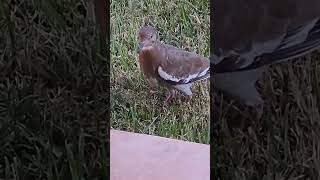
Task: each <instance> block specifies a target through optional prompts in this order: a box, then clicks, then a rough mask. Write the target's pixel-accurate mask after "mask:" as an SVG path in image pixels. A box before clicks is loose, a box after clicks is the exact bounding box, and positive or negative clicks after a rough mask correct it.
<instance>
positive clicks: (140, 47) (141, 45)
mask: <svg viewBox="0 0 320 180" xmlns="http://www.w3.org/2000/svg"><path fill="white" fill-rule="evenodd" d="M142 48H143V43H141V42H139V47H138V53H139V52H140V51H141V49H142Z"/></svg>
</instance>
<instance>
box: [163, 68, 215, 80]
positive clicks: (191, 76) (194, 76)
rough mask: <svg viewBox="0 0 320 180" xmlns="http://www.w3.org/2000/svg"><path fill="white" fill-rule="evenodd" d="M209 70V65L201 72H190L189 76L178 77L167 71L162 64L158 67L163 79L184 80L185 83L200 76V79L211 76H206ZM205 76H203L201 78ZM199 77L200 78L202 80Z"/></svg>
mask: <svg viewBox="0 0 320 180" xmlns="http://www.w3.org/2000/svg"><path fill="white" fill-rule="evenodd" d="M208 70H209V67H208V68H206V69H205V70H203V71H201V72H198V73H195V74H190V75H188V76H187V77H185V78H183V77H181V78H177V77H175V76H173V75H170V74H168V73H167V72H165V71H164V70H163V69H162V67H161V66H159V68H158V73H159V75H160V77H162V78H163V79H165V80H169V81H174V82H179V81H182V82H183V83H188V82H190V81H191V80H193V79H195V78H200V79H204V78H207V77H209V76H206V74H207V72H208ZM201 77H203V78H201ZM200 79H199V80H200Z"/></svg>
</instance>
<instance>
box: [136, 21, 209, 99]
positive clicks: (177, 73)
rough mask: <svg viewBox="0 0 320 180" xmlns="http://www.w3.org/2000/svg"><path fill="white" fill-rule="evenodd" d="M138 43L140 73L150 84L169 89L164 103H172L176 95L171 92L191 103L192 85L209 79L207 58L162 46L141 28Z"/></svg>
mask: <svg viewBox="0 0 320 180" xmlns="http://www.w3.org/2000/svg"><path fill="white" fill-rule="evenodd" d="M138 39H139V47H140V50H139V64H140V69H141V71H142V72H143V74H144V76H145V77H146V79H147V80H148V81H149V82H151V83H152V84H159V85H163V86H165V87H167V88H168V89H169V93H168V95H167V98H166V101H165V102H169V101H171V99H172V98H173V97H174V95H175V91H174V90H178V91H180V92H182V93H183V94H184V95H186V96H187V97H188V99H191V96H192V92H191V86H192V84H193V83H194V82H195V81H199V80H202V79H206V78H208V77H209V74H210V73H209V61H208V59H207V58H204V57H202V56H200V55H198V54H196V53H191V52H188V51H185V50H183V49H180V48H177V47H174V46H172V45H167V44H161V42H160V41H159V40H158V39H157V32H156V30H155V29H154V28H153V27H151V26H146V27H143V28H141V29H140V30H139V31H138Z"/></svg>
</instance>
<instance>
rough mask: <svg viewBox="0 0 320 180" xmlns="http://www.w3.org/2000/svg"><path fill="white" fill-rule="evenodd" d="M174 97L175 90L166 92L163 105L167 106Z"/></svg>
mask: <svg viewBox="0 0 320 180" xmlns="http://www.w3.org/2000/svg"><path fill="white" fill-rule="evenodd" d="M175 96H176V91H175V90H170V91H168V92H167V95H166V98H165V100H164V104H165V105H169V104H170V103H171V102H172V100H173V99H174V98H175Z"/></svg>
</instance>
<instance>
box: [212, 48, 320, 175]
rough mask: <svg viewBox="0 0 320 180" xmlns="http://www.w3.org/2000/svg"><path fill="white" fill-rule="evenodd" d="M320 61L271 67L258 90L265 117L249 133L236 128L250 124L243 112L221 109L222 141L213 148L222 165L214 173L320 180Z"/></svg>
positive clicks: (312, 59)
mask: <svg viewBox="0 0 320 180" xmlns="http://www.w3.org/2000/svg"><path fill="white" fill-rule="evenodd" d="M319 55H320V54H319V53H317V52H315V53H313V54H312V55H311V56H308V57H303V58H299V59H295V60H294V61H290V62H287V63H282V64H277V65H273V66H272V67H271V68H270V69H269V70H268V71H267V72H266V73H265V74H264V75H263V77H262V78H261V80H260V81H259V83H258V86H259V90H260V92H261V94H262V96H263V98H264V99H265V112H264V115H263V117H262V119H261V120H260V121H259V122H254V123H251V125H250V126H249V127H248V129H244V130H239V129H235V128H234V127H236V126H237V125H236V124H237V123H236V121H241V120H242V119H246V118H243V117H242V118H241V116H239V114H240V113H239V112H241V113H242V114H246V112H245V111H243V110H241V109H243V108H242V107H239V106H233V105H232V104H231V103H223V105H221V106H220V108H221V109H222V110H221V112H222V113H221V114H222V115H221V116H220V117H219V122H220V125H221V131H220V138H219V139H214V140H213V143H212V146H211V148H213V152H215V153H216V152H218V159H219V163H218V166H216V165H214V166H213V168H214V169H215V170H217V169H219V171H220V173H221V174H222V176H223V177H224V178H225V179H239V180H242V179H243V180H245V179H264V180H268V179H276V180H280V179H281V180H284V179H299V180H300V179H301V180H305V179H310V180H317V179H319V178H320V113H319V112H320V111H319V110H320V86H319V85H320V84H319V83H320V81H319V78H320V56H319ZM239 109H240V110H239ZM230 119H231V121H230ZM228 122H229V123H228ZM232 126H233V128H231V127H232ZM214 155H216V154H214ZM214 155H212V156H211V157H213V158H215V157H216V156H214Z"/></svg>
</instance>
